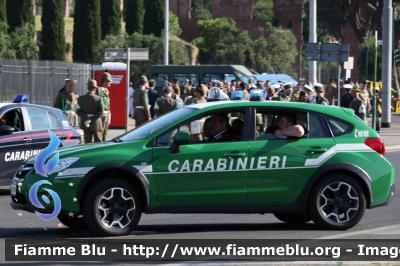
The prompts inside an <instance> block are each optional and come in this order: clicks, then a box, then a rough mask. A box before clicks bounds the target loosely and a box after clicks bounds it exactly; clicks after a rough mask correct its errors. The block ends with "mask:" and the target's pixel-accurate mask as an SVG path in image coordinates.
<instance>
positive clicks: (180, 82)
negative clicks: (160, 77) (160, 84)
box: [173, 74, 199, 86]
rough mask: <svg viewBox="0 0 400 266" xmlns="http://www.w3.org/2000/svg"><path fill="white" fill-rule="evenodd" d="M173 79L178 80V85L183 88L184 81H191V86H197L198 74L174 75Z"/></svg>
mask: <svg viewBox="0 0 400 266" xmlns="http://www.w3.org/2000/svg"><path fill="white" fill-rule="evenodd" d="M173 79H177V80H178V85H179V86H183V84H184V83H185V80H186V79H188V80H191V81H192V84H199V74H174V76H173Z"/></svg>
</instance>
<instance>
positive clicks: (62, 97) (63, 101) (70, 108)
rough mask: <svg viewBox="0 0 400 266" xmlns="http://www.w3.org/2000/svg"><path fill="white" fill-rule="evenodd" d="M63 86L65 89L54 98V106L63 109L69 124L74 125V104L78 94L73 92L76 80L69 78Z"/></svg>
mask: <svg viewBox="0 0 400 266" xmlns="http://www.w3.org/2000/svg"><path fill="white" fill-rule="evenodd" d="M65 86H66V88H65V91H64V92H62V93H60V94H58V95H57V97H56V100H55V101H54V108H57V109H60V110H61V111H63V113H64V114H65V116H66V117H67V118H68V119H69V121H70V122H71V125H72V126H76V123H77V121H76V116H75V105H76V99H77V98H78V97H79V95H76V94H75V93H74V91H75V89H76V81H75V80H73V79H70V80H68V82H67V84H66V85H65Z"/></svg>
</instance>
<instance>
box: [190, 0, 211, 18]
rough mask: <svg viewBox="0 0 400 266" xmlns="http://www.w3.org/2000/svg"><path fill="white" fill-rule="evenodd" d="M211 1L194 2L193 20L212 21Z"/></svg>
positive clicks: (198, 0) (196, 0) (191, 15)
mask: <svg viewBox="0 0 400 266" xmlns="http://www.w3.org/2000/svg"><path fill="white" fill-rule="evenodd" d="M210 9H211V0H192V9H191V12H190V17H191V18H197V19H210V18H212V14H211V11H210Z"/></svg>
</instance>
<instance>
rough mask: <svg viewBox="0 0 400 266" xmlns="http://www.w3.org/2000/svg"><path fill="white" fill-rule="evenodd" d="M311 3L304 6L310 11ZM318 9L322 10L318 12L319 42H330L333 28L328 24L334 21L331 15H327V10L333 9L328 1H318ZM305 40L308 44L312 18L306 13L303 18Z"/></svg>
mask: <svg viewBox="0 0 400 266" xmlns="http://www.w3.org/2000/svg"><path fill="white" fill-rule="evenodd" d="M309 5H310V3H309V2H307V3H305V4H304V8H305V9H307V10H308V8H309ZM318 8H320V9H322V10H318V12H317V21H318V23H317V42H321V43H324V42H328V41H329V40H328V39H329V35H330V32H331V30H332V29H331V26H330V24H329V23H328V20H330V19H332V18H331V14H329V13H327V12H328V11H326V10H325V9H329V8H331V6H330V4H329V1H328V0H320V1H318ZM302 34H303V40H304V41H305V42H306V43H308V40H309V34H310V17H309V14H308V12H306V16H305V17H304V18H303V32H302Z"/></svg>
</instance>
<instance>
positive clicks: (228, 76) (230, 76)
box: [224, 74, 238, 83]
mask: <svg viewBox="0 0 400 266" xmlns="http://www.w3.org/2000/svg"><path fill="white" fill-rule="evenodd" d="M237 79H238V78H237V77H236V76H235V75H233V74H224V80H225V81H226V82H228V83H229V82H231V81H232V80H237Z"/></svg>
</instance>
